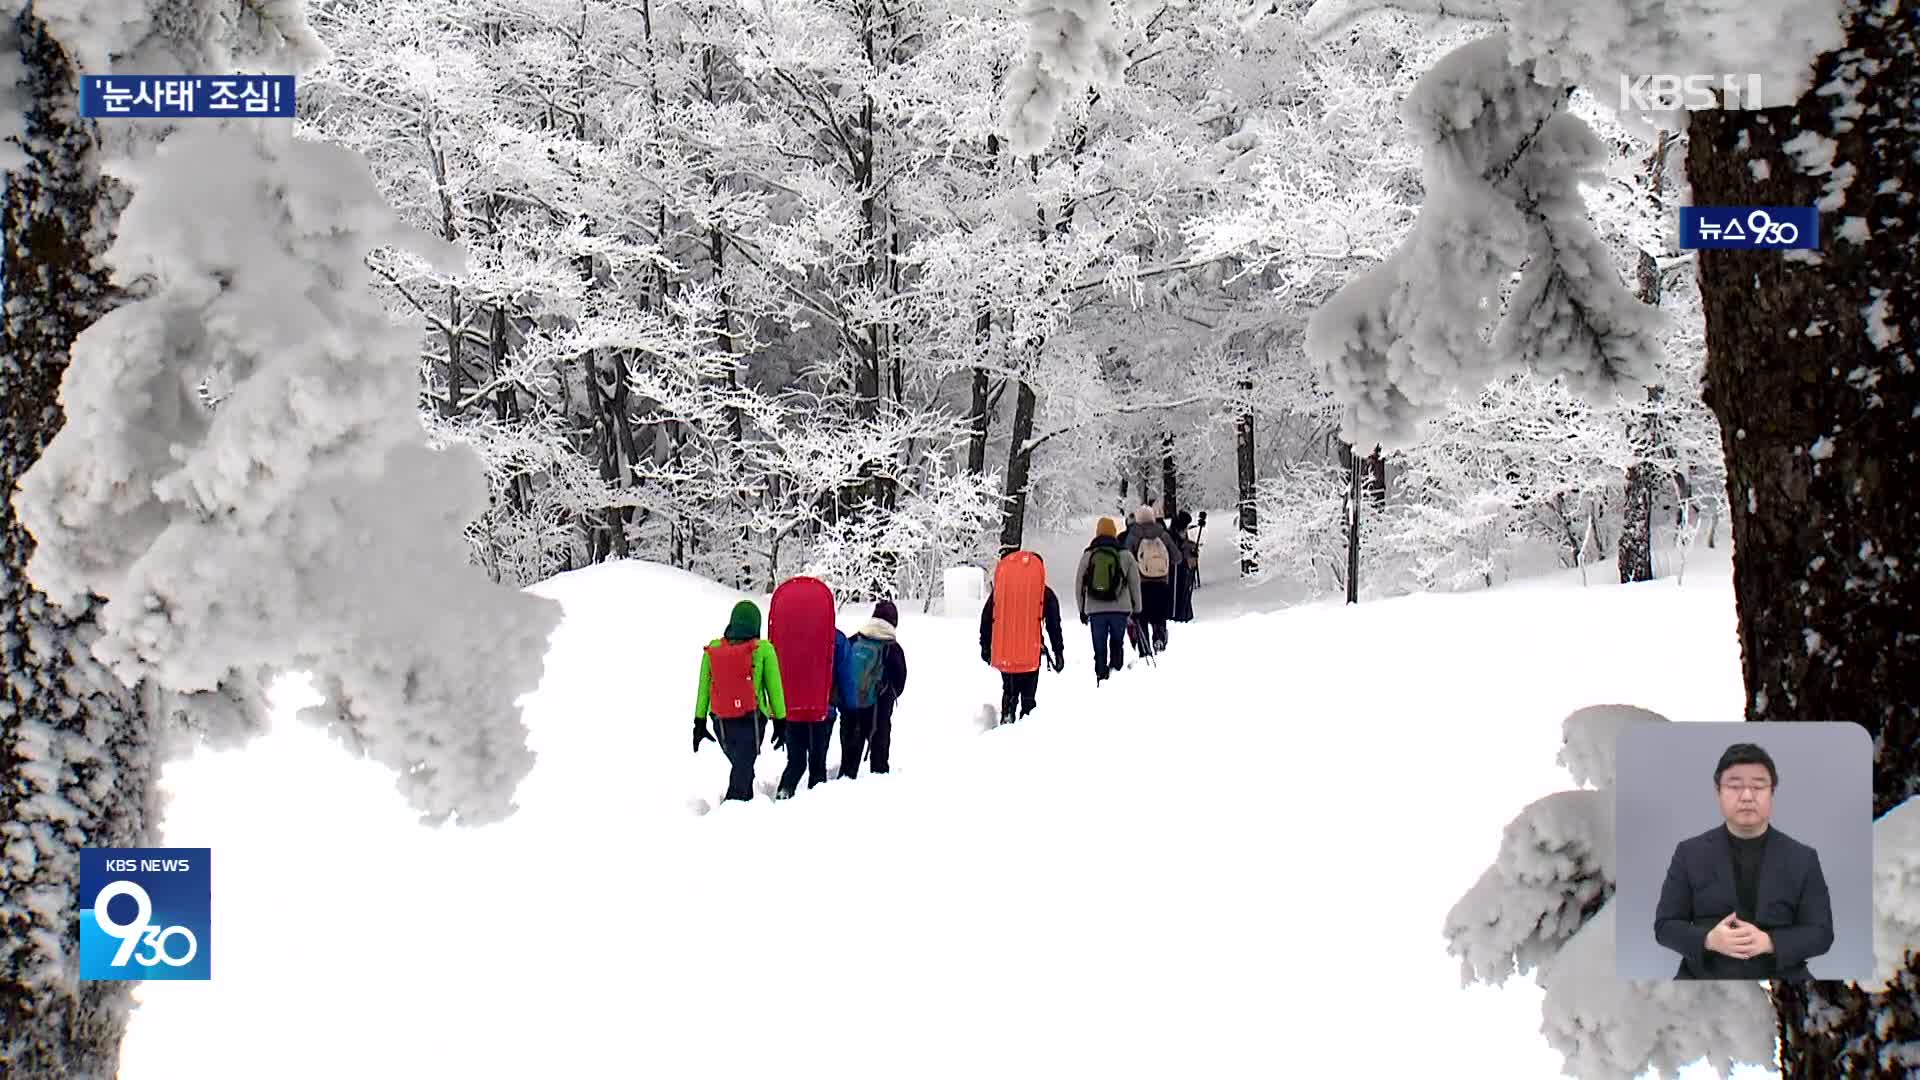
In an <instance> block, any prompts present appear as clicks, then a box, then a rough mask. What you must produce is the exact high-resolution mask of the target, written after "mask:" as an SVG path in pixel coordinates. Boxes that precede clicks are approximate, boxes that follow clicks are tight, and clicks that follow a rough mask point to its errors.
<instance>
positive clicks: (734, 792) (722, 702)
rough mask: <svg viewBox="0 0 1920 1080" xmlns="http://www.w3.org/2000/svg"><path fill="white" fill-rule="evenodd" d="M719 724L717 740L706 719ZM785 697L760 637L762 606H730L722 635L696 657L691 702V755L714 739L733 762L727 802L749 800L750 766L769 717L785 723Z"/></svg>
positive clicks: (774, 661) (776, 665) (775, 663)
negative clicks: (697, 668) (697, 683)
mask: <svg viewBox="0 0 1920 1080" xmlns="http://www.w3.org/2000/svg"><path fill="white" fill-rule="evenodd" d="M709 715H711V716H712V717H713V718H714V719H715V720H717V721H718V722H719V727H720V736H719V738H717V739H715V738H714V735H713V733H712V732H711V731H709V730H707V717H708V716H709ZM786 715H787V702H786V694H785V692H784V691H783V690H782V689H781V686H780V658H779V656H778V655H776V654H775V653H774V651H773V642H771V641H763V640H761V638H760V608H759V607H758V606H756V605H755V604H754V602H753V601H751V600H742V601H740V602H739V603H737V604H735V605H733V615H732V617H731V618H729V619H728V620H727V630H726V633H725V634H724V635H722V636H721V637H720V638H718V639H717V640H715V641H714V642H713V643H712V644H710V645H708V646H707V648H706V651H704V652H702V653H701V654H700V691H699V693H698V695H696V696H695V697H694V699H693V752H694V753H696V754H697V753H699V752H700V743H701V741H702V740H705V739H713V741H715V742H718V743H719V744H720V749H721V751H722V752H724V753H725V754H726V755H727V760H728V761H729V762H731V763H732V765H733V770H732V772H731V773H729V774H728V778H727V796H726V797H727V798H728V799H739V800H742V801H750V800H752V798H753V762H754V759H755V758H756V757H758V756H759V753H760V740H761V738H762V737H763V735H764V734H765V730H766V722H767V720H768V719H769V718H771V719H772V720H773V722H774V723H775V724H781V723H784V722H785V718H786Z"/></svg>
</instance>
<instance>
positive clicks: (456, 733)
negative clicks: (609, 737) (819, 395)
mask: <svg viewBox="0 0 1920 1080" xmlns="http://www.w3.org/2000/svg"><path fill="white" fill-rule="evenodd" d="M12 17H13V19H14V22H13V24H12V32H11V38H12V43H13V44H14V45H15V46H16V47H17V49H18V56H19V57H20V59H21V61H22V63H21V64H20V65H19V66H18V67H17V68H16V72H15V73H16V74H20V75H22V76H23V81H22V83H21V84H20V87H19V88H18V90H19V91H23V92H24V95H25V98H26V105H27V118H28V119H27V124H26V126H25V128H24V130H22V131H21V132H19V133H17V134H16V135H15V136H14V138H15V139H16V146H17V147H18V148H19V149H20V150H23V151H24V153H23V154H18V155H15V157H14V160H13V161H12V162H11V167H10V172H9V176H8V181H9V182H8V196H7V204H6V208H7V217H6V221H5V227H6V230H7V244H6V251H7V256H6V258H7V262H6V265H5V270H6V274H5V282H6V288H7V304H6V310H7V315H6V322H5V325H6V339H5V343H6V347H7V352H6V356H5V368H4V371H5V373H6V383H7V392H6V394H5V395H4V397H5V401H6V409H5V412H4V414H0V415H4V421H5V424H4V427H0V470H3V471H0V478H4V479H5V481H6V487H5V492H6V495H7V496H8V506H9V512H8V514H7V516H6V520H5V526H6V529H5V536H6V542H5V547H4V549H0V551H3V552H4V556H5V558H4V561H3V562H0V584H3V586H4V589H5V593H6V596H7V599H8V602H7V606H6V616H5V617H6V620H7V622H6V624H5V626H6V629H5V633H4V634H0V648H3V649H4V652H5V655H6V659H7V662H8V663H7V666H8V670H9V673H10V674H9V678H8V679H7V680H6V683H5V684H4V690H0V718H3V719H5V721H6V726H5V728H4V730H5V731H6V737H5V742H4V752H3V753H0V793H4V794H0V799H4V800H5V809H6V811H7V815H6V817H5V819H4V820H3V821H0V830H3V831H0V838H3V839H4V846H3V847H0V852H4V857H5V858H4V862H3V863H0V868H3V869H4V873H3V874H0V888H3V889H4V891H3V892H0V914H3V915H4V920H5V924H6V935H5V938H4V940H5V942H6V945H5V951H4V953H0V1018H4V1021H5V1029H4V1041H3V1042H0V1065H4V1066H5V1068H6V1071H7V1072H8V1074H9V1075H14V1074H18V1075H33V1076H40V1075H46V1076H54V1075H58V1076H70V1077H78V1078H92V1077H107V1076H111V1075H113V1074H114V1073H115V1072H116V1071H117V1069H118V1050H119V1039H120V1036H121V1032H122V1031H123V1030H124V1026H125V1018H126V1006H127V996H126V993H125V991H124V989H121V988H119V987H120V985H121V984H99V983H90V984H86V985H85V986H82V985H81V984H79V983H78V981H77V967H78V965H77V962H76V960H77V958H76V956H75V952H76V950H77V945H78V926H79V919H78V914H77V903H76V901H77V895H76V894H77V891H78V873H79V859H78V850H79V849H80V848H82V847H88V846H101V845H123V846H139V845H143V844H148V843H151V842H152V840H153V837H154V835H155V825H156V814H157V806H156V805H155V802H154V799H153V788H152V784H153V780H154V777H155V776H156V774H157V772H158V769H159V766H160V764H161V762H162V761H163V760H164V759H165V757H166V756H168V755H169V754H170V753H172V752H173V751H174V750H176V749H178V747H179V746H180V740H179V739H177V738H175V735H176V733H177V732H179V731H181V730H185V731H189V732H193V733H195V734H198V735H200V736H202V737H204V738H208V739H210V740H213V741H215V742H217V743H221V744H230V743H232V742H234V741H236V740H238V739H241V738H243V737H245V736H246V735H247V734H249V733H251V732H253V731H256V730H258V728H259V726H260V723H261V718H262V715H263V708H262V706H263V700H262V699H263V695H262V694H261V692H260V690H261V678H262V676H263V675H265V674H268V673H271V672H274V671H284V670H302V669H304V670H311V671H313V672H315V673H316V674H318V675H319V676H320V677H321V679H322V681H323V684H324V687H325V688H326V689H327V690H328V691H329V692H330V700H329V703H328V709H327V711H326V712H325V713H324V714H323V715H322V717H321V719H323V720H324V721H325V722H326V723H327V724H328V726H329V727H330V728H331V730H332V731H333V732H334V733H335V734H336V735H337V736H338V737H339V738H341V739H342V741H344V742H346V743H347V744H348V746H349V747H350V749H352V750H353V751H354V752H356V753H360V754H367V755H371V756H373V757H374V758H375V759H376V760H379V761H381V762H382V763H384V764H387V765H389V766H390V767H392V768H393V769H394V770H395V771H396V772H397V773H398V774H399V786H400V787H401V789H402V790H403V791H404V792H405V793H406V794H407V795H408V797H409V798H410V799H411V800H412V802H413V803H414V805H416V806H417V807H418V808H420V810H421V811H422V812H423V814H425V815H427V816H428V817H431V818H434V819H438V820H444V819H447V818H450V817H453V816H455V815H457V816H458V817H459V818H460V819H461V820H463V821H487V820H492V819H495V818H498V817H500V816H501V815H503V814H505V813H507V812H509V811H510V809H511V805H512V803H511V797H512V792H513V789H514V787H515V785H516V784H517V782H518V780H519V779H520V778H521V776H523V775H524V774H525V772H526V770H527V768H528V766H529V765H530V762H531V755H530V753H529V752H528V750H527V748H526V746H525V744H524V729H523V728H522V727H521V725H520V722H519V717H518V714H517V703H516V698H517V696H518V695H519V694H521V693H523V692H525V691H528V690H531V689H532V688H533V687H534V685H535V683H536V682H537V681H538V677H539V673H540V670H541V664H542V657H543V655H544V643H545V639H546V637H547V634H548V633H549V632H550V631H551V629H552V628H553V626H554V625H556V624H557V622H558V610H557V605H554V604H553V603H552V602H550V601H546V600H541V599H538V598H534V597H531V596H526V595H522V594H519V593H516V592H513V591H511V590H506V589H499V588H496V587H493V586H490V585H489V584H488V583H487V582H486V580H485V579H484V577H482V576H481V575H479V573H478V572H477V571H474V570H472V569H470V568H468V567H466V566H465V565H464V559H463V558H462V556H463V554H464V543H463V540H462V538H461V531H462V528H463V526H464V525H465V524H466V522H467V521H468V520H469V519H471V518H472V517H474V516H475V515H476V514H477V513H479V512H480V510H481V509H482V508H483V506H484V498H485V484H484V478H483V476H482V474H481V469H480V463H479V461H478V460H477V459H476V458H475V457H474V456H472V455H471V454H459V453H445V454H442V453H435V452H433V451H431V450H429V449H428V447H427V443H426V437H425V433H424V432H423V430H422V428H421V424H420V420H419V417H418V414H417V412H416V411H415V408H414V401H415V398H416V390H415V379H416V367H415V361H414V350H413V347H412V335H411V334H409V333H407V332H405V331H396V329H395V328H394V327H393V326H392V325H391V324H390V323H389V322H388V321H387V319H386V316H385V313H384V311H383V310H382V309H381V308H380V307H379V305H378V304H377V303H374V302H373V299H372V293H371V290H370V285H371V282H370V281H368V280H367V275H366V272H365V268H364V259H365V256H366V253H367V251H368V250H369V249H371V248H373V247H375V246H378V245H380V244H382V243H386V242H390V241H392V240H394V239H395V238H396V237H397V229H396V224H397V223H395V222H394V221H393V220H392V218H391V212H390V211H389V210H388V209H387V207H386V205H385V204H384V203H383V201H382V200H381V199H380V198H379V196H378V193H377V192H376V191H375V190H374V189H373V186H372V184H371V182H370V177H369V176H368V174H367V169H366V165H365V163H364V160H363V159H361V158H360V157H359V156H358V155H356V154H353V153H351V152H349V151H345V150H342V149H339V148H337V147H328V146H321V145H317V144H313V143H303V142H296V141H295V140H294V139H293V132H292V131H291V125H289V124H286V123H285V122H282V121H270V120H269V121H251V120H222V121H200V122H198V125H197V126H196V127H194V128H193V129H192V130H191V131H172V130H170V129H171V127H172V125H170V124H167V123H165V122H161V123H141V122H134V123H125V124H121V125H113V126H103V125H99V124H95V123H88V122H84V121H81V120H80V119H79V118H78V117H77V115H76V110H75V107H74V106H75V80H76V77H77V76H78V75H79V74H81V73H88V74H103V73H112V72H126V71H135V72H141V73H167V72H178V71H183V70H184V71H189V72H199V71H215V72H218V71H233V70H265V71H269V72H275V71H279V72H284V71H289V70H297V69H299V68H302V67H304V66H306V65H308V64H310V63H312V62H313V61H314V60H315V59H316V58H317V57H318V55H319V53H320V49H319V45H318V42H317V41H316V39H315V38H314V37H313V35H312V33H311V30H310V28H309V27H308V25H307V23H306V17H305V13H304V10H303V9H302V6H301V5H300V4H299V3H297V2H295V3H285V4H277V5H271V6H268V7H260V6H258V5H239V4H226V3H208V4H205V5H203V6H202V7H199V8H196V9H194V11H193V12H192V13H191V17H183V13H182V12H181V11H180V10H178V9H177V8H176V7H174V6H171V5H147V4H137V3H136V4H132V5H120V6H117V7H115V8H113V9H112V10H109V11H106V12H102V11H100V10H99V9H97V8H94V7H90V6H89V7H82V6H79V5H68V4H40V5H37V6H36V7H35V8H34V10H33V11H32V12H31V13H28V12H22V11H19V10H15V11H14V12H13V13H12ZM109 147H111V150H109V149H108V148H109ZM108 170H111V172H112V175H113V176H114V177H116V180H113V181H109V180H108V179H106V175H107V171H108ZM120 183H124V185H125V187H124V188H121V187H119V186H118V185H119V184H120ZM123 193H125V194H127V197H126V198H125V199H124V200H123V198H122V195H123ZM109 272H110V273H109ZM122 301H124V302H122ZM116 303H117V304H118V306H115V305H116ZM396 334H397V336H396ZM56 431H57V433H56ZM16 487H17V490H16Z"/></svg>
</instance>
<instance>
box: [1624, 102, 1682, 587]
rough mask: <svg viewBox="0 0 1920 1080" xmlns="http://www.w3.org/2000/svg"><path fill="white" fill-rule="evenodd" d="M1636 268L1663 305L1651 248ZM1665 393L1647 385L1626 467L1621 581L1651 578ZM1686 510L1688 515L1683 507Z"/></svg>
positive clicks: (1654, 169) (1663, 157)
mask: <svg viewBox="0 0 1920 1080" xmlns="http://www.w3.org/2000/svg"><path fill="white" fill-rule="evenodd" d="M1671 139H1672V133H1671V132H1666V131H1663V132H1661V133H1660V141H1659V142H1658V143H1657V144H1656V145H1655V146H1654V149H1653V157H1652V160H1651V161H1650V162H1649V163H1648V167H1647V186H1648V187H1649V188H1650V189H1651V192H1652V198H1653V202H1654V205H1655V206H1659V205H1660V202H1661V188H1662V186H1663V185H1662V180H1663V178H1664V176H1665V174H1666V162H1667V149H1668V144H1669V142H1670V141H1671ZM1634 272H1635V277H1636V279H1637V285H1638V290H1637V291H1638V292H1639V295H1640V302H1641V303H1643V304H1652V305H1654V306H1656V307H1657V306H1659V304H1660V265H1659V263H1658V262H1656V261H1655V260H1654V257H1653V254H1652V253H1651V252H1648V251H1644V250H1643V251H1641V252H1640V259H1639V262H1638V263H1637V264H1636V265H1635V267H1634ZM1661 396H1662V390H1661V388H1660V387H1658V386H1649V387H1647V404H1648V406H1649V407H1648V409H1647V410H1646V411H1645V413H1643V414H1642V421H1641V422H1642V424H1643V428H1642V430H1641V432H1640V437H1641V440H1642V441H1643V442H1644V444H1645V452H1644V454H1643V455H1642V456H1641V458H1640V460H1639V461H1636V462H1634V463H1633V464H1632V465H1631V466H1629V467H1628V468H1627V508H1626V522H1625V525H1624V526H1623V527H1622V529H1621V531H1620V548H1619V562H1620V581H1621V583H1622V584H1625V583H1627V582H1630V581H1651V580H1653V493H1654V490H1655V487H1656V485H1658V484H1659V482H1660V473H1661V472H1662V471H1663V470H1662V469H1661V467H1660V466H1659V465H1657V464H1655V462H1654V460H1653V459H1655V458H1658V457H1660V456H1662V455H1661V445H1662V443H1663V441H1664V440H1663V439H1662V438H1661V432H1660V417H1659V404H1660V399H1661ZM1682 514H1683V516H1684V510H1683V511H1682Z"/></svg>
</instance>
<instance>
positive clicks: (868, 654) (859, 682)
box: [834, 600, 907, 779]
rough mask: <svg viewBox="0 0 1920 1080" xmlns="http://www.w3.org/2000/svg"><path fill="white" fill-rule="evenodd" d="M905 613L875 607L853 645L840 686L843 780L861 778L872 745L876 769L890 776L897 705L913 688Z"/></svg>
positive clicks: (890, 607)
mask: <svg viewBox="0 0 1920 1080" xmlns="http://www.w3.org/2000/svg"><path fill="white" fill-rule="evenodd" d="M899 625H900V610H899V609H898V608H896V607H894V606H893V601H891V600H882V601H880V602H879V603H877V604H875V605H873V618H871V619H868V620H867V625H865V626H863V627H861V628H860V632H859V633H856V634H854V635H853V637H851V638H849V639H848V641H847V662H846V663H845V664H842V665H841V666H840V668H839V677H837V678H836V679H835V680H834V684H835V686H836V688H837V689H838V690H839V694H840V775H841V776H842V777H845V778H848V779H851V778H853V777H856V776H859V775H860V756H861V753H862V751H863V750H866V749H867V748H868V742H869V740H871V752H872V754H873V762H872V769H873V771H874V772H876V773H883V772H886V771H887V752H888V750H889V749H890V748H891V746H892V744H893V703H894V702H895V701H898V700H899V698H900V692H901V691H903V690H905V689H906V688H907V652H906V650H905V649H902V648H901V647H900V642H899V641H898V640H897V635H898V633H899V631H898V629H897V628H898V627H899Z"/></svg>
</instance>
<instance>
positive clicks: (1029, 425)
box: [1000, 380, 1038, 555]
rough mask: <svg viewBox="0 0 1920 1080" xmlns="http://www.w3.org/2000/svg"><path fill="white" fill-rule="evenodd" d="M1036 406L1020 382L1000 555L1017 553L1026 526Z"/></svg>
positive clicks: (1030, 391) (1009, 452) (1028, 388)
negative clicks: (1028, 482) (1028, 445)
mask: <svg viewBox="0 0 1920 1080" xmlns="http://www.w3.org/2000/svg"><path fill="white" fill-rule="evenodd" d="M1037 405H1038V399H1036V398H1035V397H1034V393H1033V387H1031V386H1028V385H1027V384H1026V381H1025V380H1021V382H1020V386H1019V392H1018V394H1017V395H1016V396H1015V398H1014V401H1013V436H1012V438H1011V439H1010V440H1008V443H1007V486H1006V489H1005V498H1004V500H1003V505H1004V506H1005V507H1006V518H1005V520H1004V522H1003V523H1002V524H1001V527H1000V554H1002V555H1007V554H1010V553H1012V552H1015V551H1018V550H1020V543H1021V537H1022V536H1023V535H1024V534H1025V532H1026V527H1027V476H1028V474H1029V472H1030V471H1031V470H1032V466H1033V452H1032V451H1031V450H1028V449H1027V440H1028V439H1031V438H1033V414H1034V412H1035V409H1036V407H1037Z"/></svg>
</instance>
